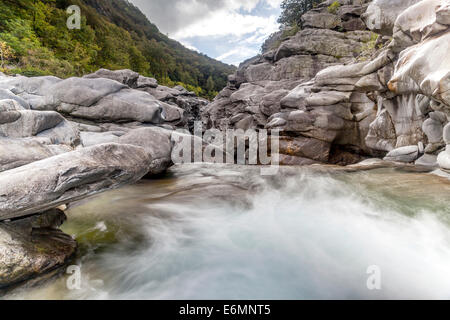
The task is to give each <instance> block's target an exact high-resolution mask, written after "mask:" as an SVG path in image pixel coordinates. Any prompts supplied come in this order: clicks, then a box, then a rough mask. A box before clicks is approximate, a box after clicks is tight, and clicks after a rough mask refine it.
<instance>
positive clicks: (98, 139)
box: [80, 131, 124, 147]
mask: <svg viewBox="0 0 450 320" xmlns="http://www.w3.org/2000/svg"><path fill="white" fill-rule="evenodd" d="M122 135H124V133H123V132H120V133H119V132H110V131H108V132H88V131H85V132H80V137H81V144H82V145H83V147H91V146H95V145H97V144H102V143H118V142H119V138H120V136H122Z"/></svg>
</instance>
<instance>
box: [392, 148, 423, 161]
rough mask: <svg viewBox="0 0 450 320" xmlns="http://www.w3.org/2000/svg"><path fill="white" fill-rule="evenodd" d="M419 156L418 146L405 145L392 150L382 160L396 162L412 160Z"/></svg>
mask: <svg viewBox="0 0 450 320" xmlns="http://www.w3.org/2000/svg"><path fill="white" fill-rule="evenodd" d="M418 157H419V147H418V146H406V147H401V148H397V149H394V150H392V151H391V152H389V153H388V154H387V155H386V157H385V158H384V160H386V161H398V162H414V161H416V160H417V158H418Z"/></svg>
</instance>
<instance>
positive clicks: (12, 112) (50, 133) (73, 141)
mask: <svg viewBox="0 0 450 320" xmlns="http://www.w3.org/2000/svg"><path fill="white" fill-rule="evenodd" d="M0 137H8V138H27V137H41V138H48V139H50V140H51V142H52V143H53V144H66V145H69V146H75V145H78V144H79V140H80V137H79V133H78V130H77V129H76V128H74V127H73V126H72V125H71V124H70V123H69V122H68V121H67V120H66V119H64V117H63V116H61V115H60V114H59V113H57V112H54V111H35V110H26V109H24V108H23V107H22V106H21V105H19V104H18V103H17V102H16V101H15V100H1V101H0Z"/></svg>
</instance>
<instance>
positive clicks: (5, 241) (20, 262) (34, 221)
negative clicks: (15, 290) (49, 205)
mask: <svg viewBox="0 0 450 320" xmlns="http://www.w3.org/2000/svg"><path fill="white" fill-rule="evenodd" d="M65 220H66V216H65V214H64V212H63V211H61V210H59V209H53V210H50V211H47V212H44V213H42V214H39V215H34V216H31V217H27V218H24V219H20V220H15V221H10V222H1V223H0V287H7V286H11V285H14V284H18V283H20V282H23V281H25V280H29V279H31V278H34V277H37V276H40V275H42V274H45V273H48V272H52V271H54V270H55V269H57V268H59V267H62V266H64V265H65V264H66V263H67V261H68V260H69V259H70V257H71V256H72V255H73V254H74V253H75V250H76V248H77V244H76V241H75V240H74V239H72V237H71V236H69V235H67V234H64V233H63V232H62V231H61V230H59V229H58V228H59V227H60V226H61V225H62V223H63V222H64V221H65Z"/></svg>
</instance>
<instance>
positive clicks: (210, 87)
mask: <svg viewBox="0 0 450 320" xmlns="http://www.w3.org/2000/svg"><path fill="white" fill-rule="evenodd" d="M214 87H215V83H214V80H213V78H212V77H211V76H209V77H208V80H206V90H207V91H208V93H209V92H212V91H214Z"/></svg>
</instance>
